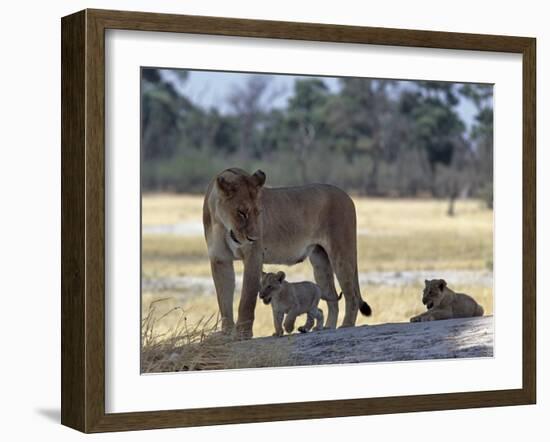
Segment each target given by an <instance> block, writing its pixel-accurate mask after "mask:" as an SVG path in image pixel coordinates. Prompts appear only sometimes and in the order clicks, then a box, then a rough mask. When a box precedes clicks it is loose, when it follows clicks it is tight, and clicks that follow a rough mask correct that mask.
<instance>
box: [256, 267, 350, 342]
mask: <svg viewBox="0 0 550 442" xmlns="http://www.w3.org/2000/svg"><path fill="white" fill-rule="evenodd" d="M285 276H286V275H285V272H277V273H262V283H261V288H260V299H261V300H262V301H263V302H264V304H266V305H268V304H271V308H272V310H273V325H274V326H275V333H273V336H283V334H284V332H283V318H284V315H285V314H286V318H284V329H285V330H286V332H287V333H292V330H294V323H295V322H296V318H297V317H298V316H299V315H302V314H304V313H307V320H306V323H305V324H304V325H303V326H301V327H298V331H299V332H301V333H306V332H308V331H310V330H311V329H312V327H313V322H314V321H317V322H316V324H315V330H322V329H323V322H324V319H323V310H321V309H320V308H319V307H318V306H319V300H321V299H324V300H325V301H327V303H329V302H336V303H338V301H339V300H340V297H341V296H342V295H340V297H336V298H332V297H331V296H330V295H327V294H324V293H323V291H322V290H321V289H320V287H319V286H318V285H317V284H314V283H312V282H307V281H304V282H294V283H290V282H287V281H285Z"/></svg>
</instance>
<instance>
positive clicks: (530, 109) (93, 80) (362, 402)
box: [61, 10, 536, 432]
mask: <svg viewBox="0 0 550 442" xmlns="http://www.w3.org/2000/svg"><path fill="white" fill-rule="evenodd" d="M106 29H127V30H142V31H165V32H185V33H196V34H212V35H225V36H243V37H263V38H284V39H293V40H310V41H330V42H345V43H365V44H377V45H392V46H408V47H428V48H442V49H459V50H477V51H497V52H509V53H519V54H522V56H523V361H522V363H523V386H522V388H520V389H515V390H498V391H477V392H469V393H446V394H431V395H417V396H402V397H383V398H366V399H350V400H337V401H336V400H335V401H319V402H300V403H286V404H271V405H254V406H233V407H222V408H202V409H192V410H170V411H147V412H136V413H116V414H106V413H105V300H104V295H105V271H104V259H105V257H104V253H105V162H104V157H105V142H104V140H105V79H104V72H105V38H104V31H105V30H106ZM61 49H62V130H61V132H62V168H61V170H62V177H61V184H62V195H61V213H62V221H61V228H62V270H61V276H62V303H61V320H62V334H61V347H62V367H61V368H62V369H61V375H62V394H61V399H62V402H61V422H62V423H63V424H64V425H67V426H69V427H72V428H75V429H78V430H80V431H84V432H101V431H121V430H140V429H150V428H168V427H183V426H197V425H213V424H229V423H238V422H261V421H278V420H289V419H307V418H322V417H338V416H356V415H368V414H382V413H402V412H411V411H430V410H444V409H459V408H472V407H489V406H504V405H519V404H533V403H535V400H536V305H535V302H536V299H535V292H536V187H535V186H536V177H535V170H536V157H535V154H536V152H535V142H536V140H535V128H536V127H535V124H536V121H535V114H536V95H535V88H536V81H535V80H536V76H535V75H536V74H535V65H536V62H535V55H536V41H535V39H533V38H525V37H509V36H495V35H477V34H459V33H448V32H431V31H415V30H405V29H384V28H366V27H355V26H339V25H326V24H310V23H291V22H276V21H263V20H262V21H260V20H241V19H229V18H216V17H199V16H185V15H168V14H152V13H141V12H122V11H104V10H85V11H81V12H78V13H75V14H73V15H70V16H67V17H64V18H63V19H62V45H61Z"/></svg>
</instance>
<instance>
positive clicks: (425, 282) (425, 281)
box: [424, 279, 430, 287]
mask: <svg viewBox="0 0 550 442" xmlns="http://www.w3.org/2000/svg"><path fill="white" fill-rule="evenodd" d="M429 283H430V281H428V280H427V279H425V280H424V284H425V285H426V287H428V284H429Z"/></svg>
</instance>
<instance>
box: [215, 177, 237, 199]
mask: <svg viewBox="0 0 550 442" xmlns="http://www.w3.org/2000/svg"><path fill="white" fill-rule="evenodd" d="M216 183H217V184H218V189H220V190H221V191H222V192H223V193H224V194H225V195H228V196H229V195H233V193H235V185H234V184H233V183H230V182H229V181H227V180H226V179H225V178H224V177H222V176H219V177H218V178H216Z"/></svg>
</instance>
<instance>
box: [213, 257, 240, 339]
mask: <svg viewBox="0 0 550 442" xmlns="http://www.w3.org/2000/svg"><path fill="white" fill-rule="evenodd" d="M210 268H211V269H212V278H213V279H214V286H215V288H216V296H217V298H218V307H219V309H220V314H221V317H222V332H223V333H225V334H231V333H232V332H233V329H234V327H235V323H234V322H233V294H234V292H235V270H234V268H233V261H221V260H219V259H212V260H211V261H210Z"/></svg>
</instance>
